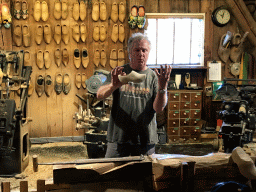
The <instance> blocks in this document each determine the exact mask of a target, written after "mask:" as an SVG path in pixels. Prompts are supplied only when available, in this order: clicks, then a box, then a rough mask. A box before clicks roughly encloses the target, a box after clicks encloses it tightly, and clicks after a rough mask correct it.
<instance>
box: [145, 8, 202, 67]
mask: <svg viewBox="0 0 256 192" xmlns="http://www.w3.org/2000/svg"><path fill="white" fill-rule="evenodd" d="M146 16H147V20H148V27H147V29H145V31H144V33H146V34H147V36H148V37H149V40H150V41H151V51H150V55H149V58H148V62H147V64H148V65H159V64H172V65H182V66H204V25H205V24H204V20H205V19H204V18H205V15H204V13H198V14H195V13H193V14H191V13H182V14H181V13H180V14H177V13H175V14H172V13H168V14H162V13H159V14H157V13H147V14H146Z"/></svg>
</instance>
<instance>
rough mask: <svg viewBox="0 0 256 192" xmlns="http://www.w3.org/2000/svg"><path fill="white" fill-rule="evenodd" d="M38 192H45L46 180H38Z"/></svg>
mask: <svg viewBox="0 0 256 192" xmlns="http://www.w3.org/2000/svg"><path fill="white" fill-rule="evenodd" d="M37 192H45V180H41V179H40V180H37Z"/></svg>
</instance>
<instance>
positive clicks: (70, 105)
mask: <svg viewBox="0 0 256 192" xmlns="http://www.w3.org/2000/svg"><path fill="white" fill-rule="evenodd" d="M6 1H7V2H8V3H9V4H10V5H12V6H13V5H14V3H15V0H6ZM35 1H36V0H27V2H28V5H29V17H28V19H26V20H23V19H21V20H16V19H14V18H13V24H12V26H15V25H16V24H20V25H24V24H27V25H29V27H30V32H31V46H30V47H23V46H21V47H17V46H15V44H14V43H13V42H12V38H11V36H12V35H11V33H12V30H11V29H5V28H3V27H2V28H1V30H0V32H1V35H0V41H1V42H2V43H1V45H0V46H1V49H4V50H21V49H23V50H25V51H29V52H30V64H31V66H32V67H33V73H32V76H31V78H32V83H33V85H35V82H36V78H37V76H38V75H39V74H40V75H43V76H46V75H47V74H49V75H51V77H52V79H53V81H55V75H56V73H61V74H63V75H64V74H65V73H68V74H69V76H70V80H71V91H70V93H69V94H68V95H65V94H64V93H61V94H60V95H57V94H56V92H55V91H54V92H53V93H52V95H51V96H50V97H47V96H46V95H45V94H43V96H42V97H38V95H37V94H36V92H35V91H34V93H33V94H32V96H31V97H30V98H29V99H28V110H27V111H28V115H27V116H28V117H31V118H32V119H33V121H32V122H31V123H30V137H56V136H77V135H83V134H84V131H83V130H80V131H76V130H75V121H74V119H73V116H74V114H75V112H77V111H78V105H80V104H82V103H81V101H80V100H79V99H78V98H77V97H76V96H75V94H77V93H78V94H80V95H82V96H83V97H84V98H85V93H86V90H85V89H83V88H80V89H77V88H76V86H75V75H76V74H77V73H86V75H87V77H88V78H89V77H91V76H92V75H93V73H94V71H95V70H96V69H105V70H108V71H110V70H111V67H110V65H109V56H110V52H111V50H112V49H117V50H118V49H124V51H125V55H126V62H128V57H127V39H128V37H129V36H130V35H131V34H132V33H134V32H143V30H139V29H130V28H129V26H128V23H127V20H128V16H129V14H130V10H131V7H132V6H133V5H137V6H139V5H144V6H145V10H146V12H148V13H169V12H171V13H199V12H203V13H205V14H206V22H205V24H206V26H205V61H208V60H213V59H214V60H219V58H218V54H217V50H218V45H219V41H220V38H221V36H222V35H223V34H224V33H226V32H227V30H231V32H236V31H237V29H238V28H239V26H237V23H236V21H235V20H234V18H232V22H231V23H230V24H229V25H227V26H226V27H222V28H220V27H216V26H214V25H213V23H212V22H211V13H212V11H213V10H214V8H216V7H218V6H220V5H225V1H222V0H183V1H182V0H151V1H146V0H99V1H98V0H85V2H86V4H87V17H86V19H85V21H81V20H79V21H75V20H74V19H73V16H72V10H73V4H74V3H75V2H76V1H77V0H68V11H69V14H68V18H67V19H66V20H56V19H55V18H54V16H53V10H54V1H51V0H45V1H46V2H47V3H48V6H49V15H50V17H49V19H48V21H46V22H43V21H42V20H41V21H39V22H36V21H35V20H34V17H33V10H34V3H35ZM39 1H41V2H42V1H43V0H39ZM96 1H98V2H101V1H104V2H105V3H106V5H107V13H108V19H107V20H106V21H100V20H99V21H97V22H95V21H93V20H92V5H93V3H94V2H96ZM113 2H116V3H117V4H119V3H120V2H124V4H125V5H126V15H127V17H126V19H125V21H124V27H125V31H126V38H125V42H124V43H120V42H119V41H118V42H117V43H114V42H113V41H112V40H111V32H112V27H113V24H114V23H113V21H112V20H111V19H110V13H111V8H112V3H113ZM57 23H59V24H61V25H63V24H66V25H67V26H68V27H69V38H70V39H69V44H68V45H65V44H64V43H63V42H61V44H60V45H57V44H56V43H55V41H54V39H52V40H51V43H50V44H46V43H45V42H44V41H43V42H42V43H41V45H37V44H36V43H35V39H34V37H35V29H36V26H37V25H44V24H50V25H51V30H52V32H54V26H55V25H56V24H57ZM76 23H78V24H79V25H80V24H81V23H85V24H86V27H87V30H88V37H87V40H86V42H85V43H82V42H81V41H80V42H79V43H76V42H75V41H74V39H73V38H72V27H73V26H74V24H76ZM117 24H118V25H119V24H120V21H117ZM96 25H99V26H100V25H105V27H106V29H107V39H106V40H105V41H104V42H100V41H98V42H95V41H94V40H93V38H92V35H93V28H94V27H95V26H96ZM240 30H241V29H240ZM241 32H242V30H241ZM242 33H243V32H242ZM83 47H86V48H87V49H88V51H89V59H90V62H89V65H88V67H87V68H86V69H84V68H83V66H82V65H81V66H80V68H79V69H76V68H75V66H74V64H73V52H74V49H75V48H79V50H80V51H82V48H83ZM57 48H60V50H63V49H64V48H67V49H68V51H69V64H68V66H67V67H65V66H64V65H63V64H61V66H60V67H57V65H56V64H55V63H54V51H55V50H56V49H57ZM96 49H100V50H101V49H105V50H106V52H107V58H108V61H107V64H106V67H102V66H101V65H99V67H96V66H95V65H94V64H93V55H94V51H95V50H96ZM38 50H43V51H44V50H49V52H50V55H51V59H52V65H51V67H50V68H49V69H45V68H44V69H41V70H40V69H39V68H38V67H37V66H36V53H37V51H38ZM223 69H224V73H223V76H230V74H229V72H228V65H223ZM205 83H207V82H205ZM14 97H17V96H14ZM204 106H205V107H206V108H205V111H206V117H205V119H206V120H207V121H211V118H210V117H211V115H212V113H213V112H212V108H211V100H209V99H208V98H205V104H204ZM212 123H214V122H212Z"/></svg>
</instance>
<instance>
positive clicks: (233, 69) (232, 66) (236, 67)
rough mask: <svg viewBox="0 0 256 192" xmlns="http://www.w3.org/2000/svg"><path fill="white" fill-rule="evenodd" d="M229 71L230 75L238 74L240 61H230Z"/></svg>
mask: <svg viewBox="0 0 256 192" xmlns="http://www.w3.org/2000/svg"><path fill="white" fill-rule="evenodd" d="M230 73H231V74H232V75H235V76H236V75H239V73H240V63H231V64H230Z"/></svg>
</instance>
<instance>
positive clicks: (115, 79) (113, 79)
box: [111, 67, 126, 88]
mask: <svg viewBox="0 0 256 192" xmlns="http://www.w3.org/2000/svg"><path fill="white" fill-rule="evenodd" d="M123 69H124V67H116V68H114V69H113V70H112V71H111V83H112V85H113V87H114V88H119V87H121V86H122V85H123V83H121V82H120V81H119V79H118V75H122V76H124V75H126V73H125V72H123Z"/></svg>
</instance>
